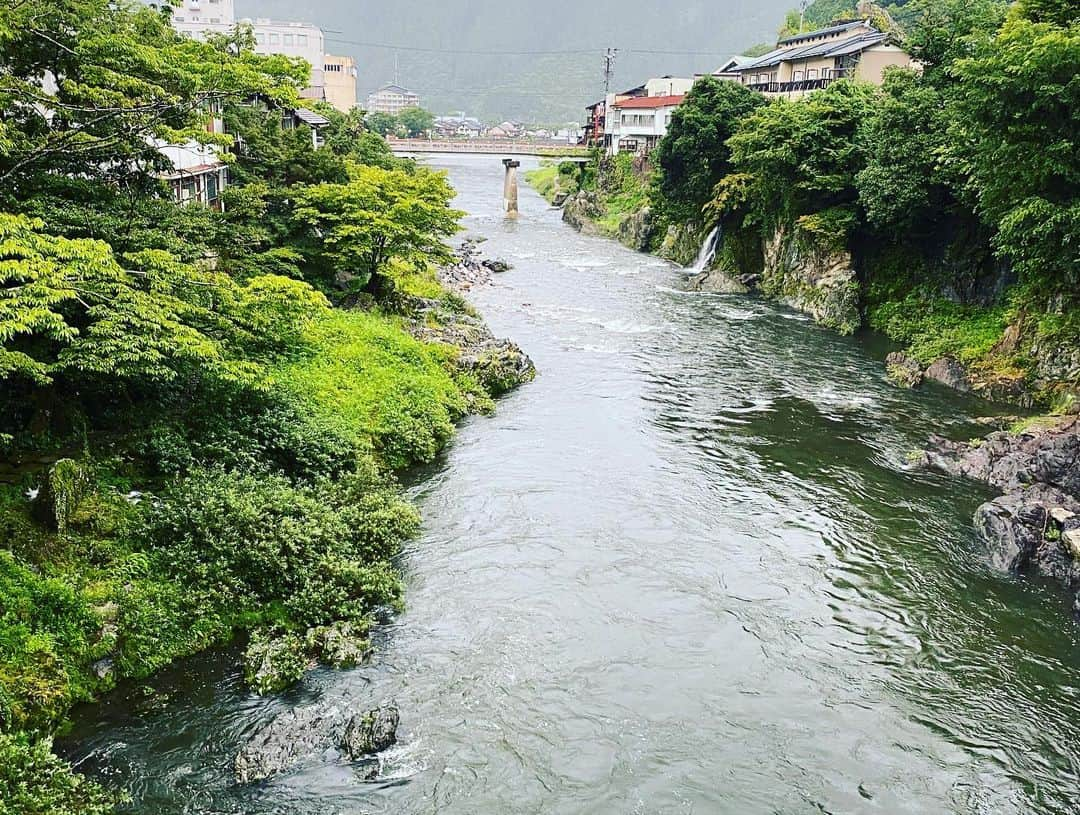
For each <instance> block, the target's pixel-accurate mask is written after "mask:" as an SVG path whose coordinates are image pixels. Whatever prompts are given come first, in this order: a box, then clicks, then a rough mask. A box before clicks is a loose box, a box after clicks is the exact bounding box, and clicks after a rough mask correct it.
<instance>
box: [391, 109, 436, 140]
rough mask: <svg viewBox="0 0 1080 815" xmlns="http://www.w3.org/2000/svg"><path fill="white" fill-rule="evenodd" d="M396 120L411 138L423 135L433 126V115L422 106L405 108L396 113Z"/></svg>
mask: <svg viewBox="0 0 1080 815" xmlns="http://www.w3.org/2000/svg"><path fill="white" fill-rule="evenodd" d="M398 121H399V122H400V123H401V126H402V127H403V128H405V133H406V134H407V135H408V136H410V137H411V138H416V137H417V136H423V135H424V134H425V133H427V132H429V131H430V130H431V128H433V127H435V116H434V114H432V113H431V111H429V110H424V109H423V108H405V110H403V111H401V113H399V114H398Z"/></svg>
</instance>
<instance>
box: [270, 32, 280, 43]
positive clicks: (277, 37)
mask: <svg viewBox="0 0 1080 815" xmlns="http://www.w3.org/2000/svg"><path fill="white" fill-rule="evenodd" d="M279 42H281V35H280V34H271V35H270V44H271V45H277V44H278V43H279Z"/></svg>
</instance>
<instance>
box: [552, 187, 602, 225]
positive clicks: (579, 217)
mask: <svg viewBox="0 0 1080 815" xmlns="http://www.w3.org/2000/svg"><path fill="white" fill-rule="evenodd" d="M603 214H604V208H603V206H602V205H601V203H600V196H599V195H597V194H596V193H595V192H591V191H589V190H582V191H581V192H578V193H575V194H574V195H571V196H569V197H568V198H567V199H566V201H565V202H563V211H562V219H563V222H564V223H567V224H569V225H570V226H572V227H574V229H576V230H577V231H578V232H581V233H583V234H585V235H598V234H600V230H599V229H597V227H596V219H597V218H599V217H601V216H602V215H603Z"/></svg>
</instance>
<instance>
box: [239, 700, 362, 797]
mask: <svg viewBox="0 0 1080 815" xmlns="http://www.w3.org/2000/svg"><path fill="white" fill-rule="evenodd" d="M346 720H347V714H346V713H345V711H344V710H342V709H341V708H338V707H334V706H323V705H313V706H311V707H304V708H296V709H293V710H289V711H287V712H285V713H282V714H281V715H279V716H277V717H276V718H275V719H273V720H272V721H271V722H270V723H269V724H268V725H266V726H265V727H262V728H260V729H259V730H258V731H257V732H256V733H255V734H254V735H253V736H252V737H251V738H250V739H249V740H248V742H247V744H245V745H244V746H243V748H241V750H240V752H239V753H237V755H236V760H235V762H234V772H235V774H236V780H237V781H239V782H240V783H241V784H249V783H251V782H253V781H262V780H263V779H266V778H270V777H271V776H273V775H277V774H278V773H280V772H284V771H285V770H288V769H290V768H292V767H294V766H296V765H297V764H299V763H301V762H302V761H303V760H304V759H309V758H311V757H312V756H319V755H321V754H323V753H325V752H326V751H327V750H330V749H333V748H335V747H336V745H337V743H338V741H339V740H340V737H341V733H342V731H343V728H344V725H345V722H346Z"/></svg>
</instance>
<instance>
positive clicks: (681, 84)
mask: <svg viewBox="0 0 1080 815" xmlns="http://www.w3.org/2000/svg"><path fill="white" fill-rule="evenodd" d="M693 86H694V77H687V76H658V77H656V78H654V79H649V80H647V81H646V82H645V96H685V95H686V94H687V93H688V92H689V90H690V89H691V88H692V87H693Z"/></svg>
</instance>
